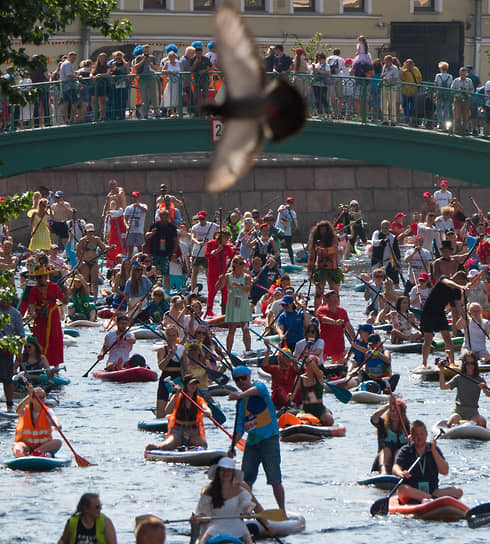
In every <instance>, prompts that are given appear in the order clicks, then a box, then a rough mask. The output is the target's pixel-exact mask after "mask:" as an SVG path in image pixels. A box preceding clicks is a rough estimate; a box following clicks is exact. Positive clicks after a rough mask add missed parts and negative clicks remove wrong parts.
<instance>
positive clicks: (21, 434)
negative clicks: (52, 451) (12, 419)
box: [15, 404, 53, 450]
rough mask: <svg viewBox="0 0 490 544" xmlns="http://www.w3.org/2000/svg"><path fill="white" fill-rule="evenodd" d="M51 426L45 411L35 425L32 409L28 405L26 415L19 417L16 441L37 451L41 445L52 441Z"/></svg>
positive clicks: (25, 410) (42, 411)
mask: <svg viewBox="0 0 490 544" xmlns="http://www.w3.org/2000/svg"><path fill="white" fill-rule="evenodd" d="M52 438H53V435H52V433H51V426H50V424H49V420H48V416H47V415H46V412H45V410H41V413H40V414H39V417H38V419H37V421H36V423H35V424H34V425H33V423H32V417H31V407H30V405H29V404H28V405H27V406H26V407H25V409H24V413H23V414H22V415H20V416H19V421H18V422H17V427H16V428H15V441H16V442H25V443H26V444H27V445H28V446H29V447H30V448H32V449H33V450H35V449H36V448H37V447H38V446H40V445H41V444H44V443H45V442H48V441H49V440H52Z"/></svg>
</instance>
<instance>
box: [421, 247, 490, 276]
mask: <svg viewBox="0 0 490 544" xmlns="http://www.w3.org/2000/svg"><path fill="white" fill-rule="evenodd" d="M480 241H481V239H479V240H478V242H477V243H476V244H474V246H473V249H472V250H471V251H467V252H466V253H459V254H457V255H455V254H454V248H453V245H452V243H451V240H443V242H442V244H441V255H442V256H441V257H439V259H436V260H435V261H434V262H433V263H432V273H431V276H432V280H433V281H435V282H436V281H437V280H438V279H439V278H440V277H441V276H448V277H451V276H452V275H453V274H455V273H456V272H457V270H458V266H459V265H460V264H463V263H464V262H465V261H466V260H468V259H469V258H470V257H471V256H472V255H473V253H474V252H475V251H476V248H477V247H478V243H479V242H480Z"/></svg>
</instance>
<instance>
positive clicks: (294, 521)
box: [246, 513, 306, 539]
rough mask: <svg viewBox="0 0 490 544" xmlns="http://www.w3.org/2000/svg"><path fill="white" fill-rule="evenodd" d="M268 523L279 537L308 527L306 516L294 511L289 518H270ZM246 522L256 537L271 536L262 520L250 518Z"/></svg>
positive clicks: (296, 532) (294, 533) (299, 531)
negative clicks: (281, 519)
mask: <svg viewBox="0 0 490 544" xmlns="http://www.w3.org/2000/svg"><path fill="white" fill-rule="evenodd" d="M268 523H269V525H270V527H271V529H272V530H273V532H274V536H276V537H279V538H281V537H286V536H289V535H296V534H298V533H301V532H303V531H304V530H305V527H306V521H305V518H304V517H303V516H300V515H299V514H292V513H290V514H289V516H288V519H285V520H284V521H272V520H270V521H269V522H268ZM246 524H247V527H248V530H249V532H250V533H251V534H252V536H253V537H254V538H255V539H257V538H270V536H269V535H268V534H267V533H266V531H265V529H264V526H263V525H262V524H261V523H260V521H257V520H256V519H250V520H247V521H246Z"/></svg>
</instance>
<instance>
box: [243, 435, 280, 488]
mask: <svg viewBox="0 0 490 544" xmlns="http://www.w3.org/2000/svg"><path fill="white" fill-rule="evenodd" d="M261 463H262V466H263V467H264V472H265V475H266V477H267V483H268V484H269V485H274V484H280V483H281V480H282V477H281V449H280V447H279V435H275V436H271V437H270V438H266V439H265V440H262V442H259V443H258V444H255V445H253V446H252V445H250V444H247V445H246V446H245V451H244V452H243V459H242V470H243V473H244V474H243V479H244V480H245V482H247V484H248V485H250V486H252V485H253V484H254V482H255V480H256V479H257V474H258V472H259V465H260V464H261Z"/></svg>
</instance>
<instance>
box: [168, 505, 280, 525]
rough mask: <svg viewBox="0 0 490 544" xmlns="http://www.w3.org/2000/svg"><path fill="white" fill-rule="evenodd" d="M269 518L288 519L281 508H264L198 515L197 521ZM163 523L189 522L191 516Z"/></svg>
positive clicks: (271, 519) (272, 519) (269, 519)
mask: <svg viewBox="0 0 490 544" xmlns="http://www.w3.org/2000/svg"><path fill="white" fill-rule="evenodd" d="M258 518H262V519H267V520H268V521H285V520H286V519H288V518H287V517H286V516H285V515H284V511H283V510H280V509H279V508H277V509H276V508H271V509H270V510H262V511H261V512H258V513H257V514H230V515H228V516H196V521H197V522H198V523H199V522H202V523H208V522H209V521H213V520H215V519H258ZM162 521H163V523H186V522H189V521H190V520H189V518H183V519H163V520H162Z"/></svg>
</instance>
